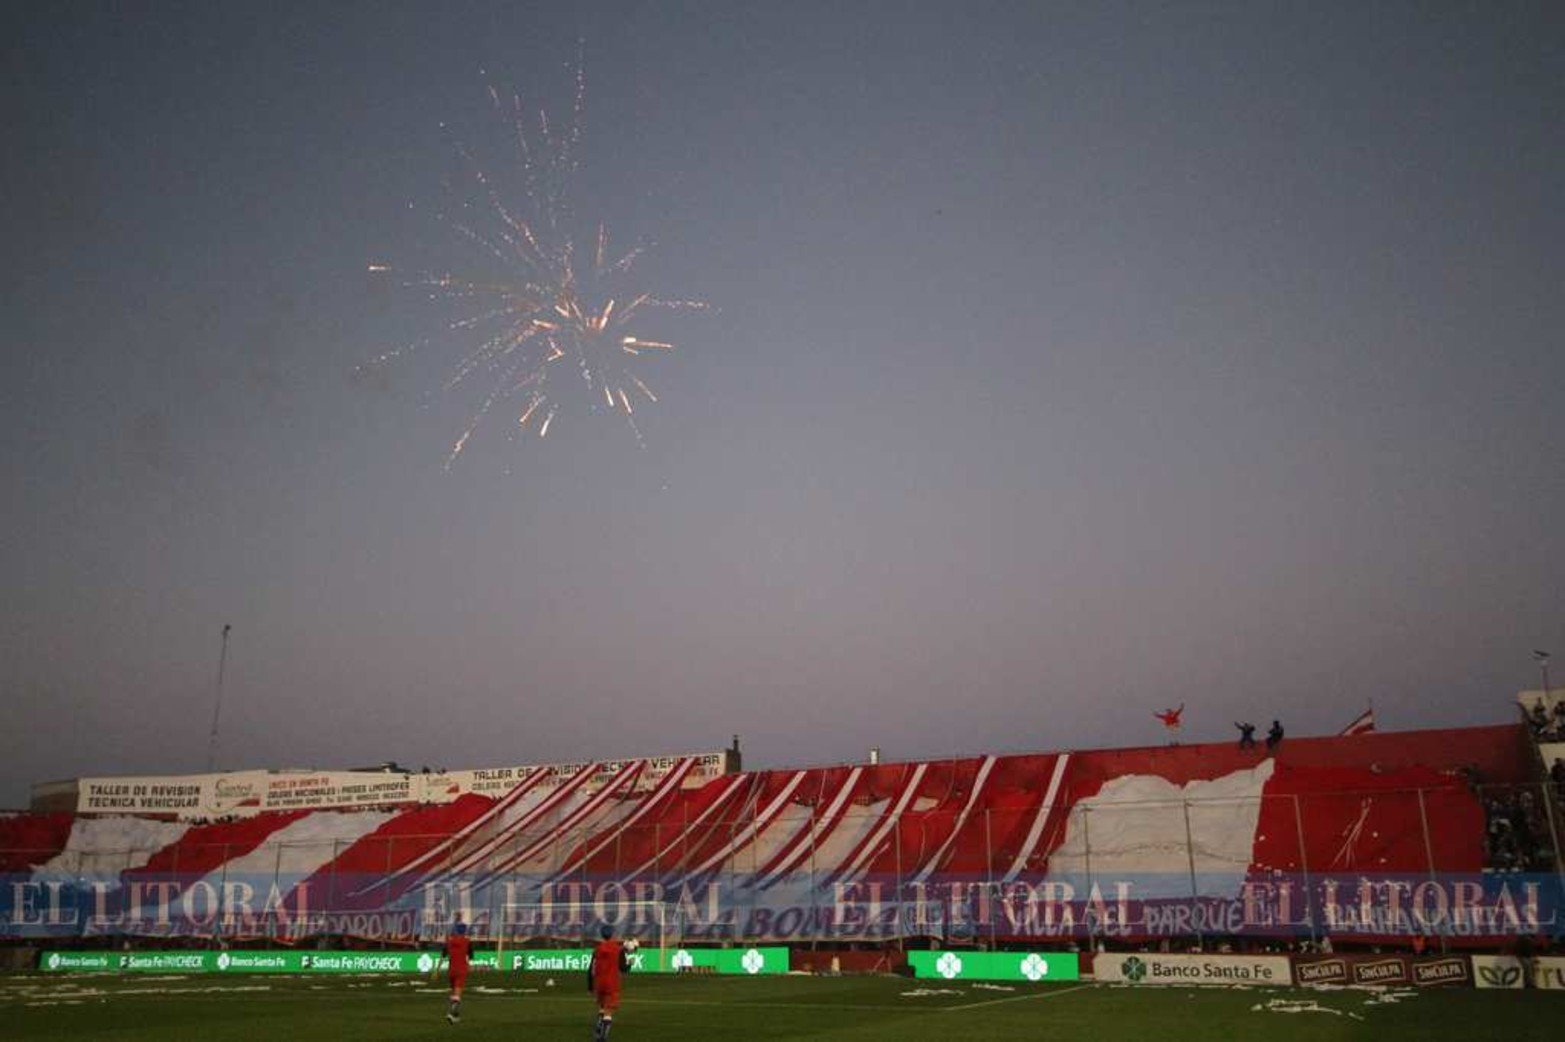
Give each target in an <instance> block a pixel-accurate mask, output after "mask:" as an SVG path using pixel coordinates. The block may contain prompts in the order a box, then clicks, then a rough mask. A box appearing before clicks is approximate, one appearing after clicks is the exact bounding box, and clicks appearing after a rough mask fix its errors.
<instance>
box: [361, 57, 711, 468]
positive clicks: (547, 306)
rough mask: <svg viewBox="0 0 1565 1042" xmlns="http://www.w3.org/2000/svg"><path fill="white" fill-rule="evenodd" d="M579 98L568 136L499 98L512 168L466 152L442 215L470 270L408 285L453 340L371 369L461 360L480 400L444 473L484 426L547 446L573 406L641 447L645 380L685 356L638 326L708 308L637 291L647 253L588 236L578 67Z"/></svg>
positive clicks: (457, 381)
mask: <svg viewBox="0 0 1565 1042" xmlns="http://www.w3.org/2000/svg"><path fill="white" fill-rule="evenodd" d="M575 86H576V92H575V101H574V104H573V106H572V111H571V118H570V120H569V121H568V122H567V123H564V124H559V123H556V122H553V121H551V119H550V117H549V114H548V112H547V110H544V109H536V110H529V109H528V108H527V107H525V106H524V105H523V103H522V100H521V98H520V96H518V95H516V94H507V93H503V92H502V91H500V90H499V89H497V88H496V87H494V86H493V85H490V86H489V90H488V93H489V99H490V102H491V104H492V105H493V109H494V112H495V113H496V115H498V116H499V117H500V118H501V119H502V120H503V121H504V125H505V126H506V129H507V138H508V142H509V144H508V147H507V151H508V152H509V153H511V155H512V157H514V158H513V159H511V160H509V161H508V162H507V163H506V164H505V165H504V166H503V167H500V168H497V169H498V170H499V173H497V174H492V173H491V172H490V170H488V169H486V167H485V165H484V164H483V163H481V162H480V161H479V160H478V158H477V157H476V156H475V154H474V152H473V151H472V150H471V149H469V148H468V147H467V146H466V145H465V144H463V143H461V142H460V141H458V142H455V145H454V147H455V152H456V155H457V157H458V161H459V162H458V171H457V173H456V174H455V175H453V176H452V177H451V178H448V179H447V181H446V185H445V187H446V199H447V205H446V206H445V208H443V209H442V210H441V212H439V213H438V214H437V215H436V216H437V218H438V219H439V220H440V221H441V223H443V224H445V225H446V226H447V227H448V228H450V230H451V231H452V232H453V233H454V234H455V236H456V239H457V241H458V242H459V243H460V244H462V245H463V246H464V247H465V253H466V255H467V256H468V260H469V263H468V264H467V265H465V268H466V270H462V271H457V270H444V271H440V272H425V273H422V274H420V275H417V276H415V277H412V278H409V279H407V280H406V281H405V285H406V286H408V287H410V288H413V289H416V290H417V291H419V292H420V293H421V294H422V295H424V296H425V297H427V299H428V300H429V301H430V302H431V303H432V304H433V305H435V306H438V307H441V308H443V309H445V310H446V313H447V318H446V321H445V324H444V328H443V329H442V330H441V331H440V332H439V333H438V334H436V335H434V336H431V337H428V338H426V339H424V340H422V341H419V342H417V343H414V344H410V345H406V346H404V347H401V348H397V349H395V350H392V351H388V352H386V353H385V354H382V355H381V356H379V357H378V358H376V359H374V360H372V361H371V362H369V363H367V365H366V366H363V367H360V368H361V369H362V368H366V367H373V366H381V365H386V364H389V363H391V362H393V361H394V360H395V359H397V358H398V357H400V356H402V355H404V354H407V353H409V352H410V351H412V350H414V349H420V348H429V347H441V348H449V349H450V350H452V351H454V352H455V353H456V354H457V355H458V359H457V361H456V363H455V365H454V366H452V368H451V370H450V373H449V375H448V376H447V378H446V380H445V389H446V390H448V391H455V390H458V389H463V388H475V389H478V392H477V395H476V398H477V405H476V407H475V408H474V409H473V411H472V412H471V414H470V415H469V418H468V420H467V423H466V425H465V426H464V428H463V430H462V432H461V433H460V435H459V436H458V437H457V438H456V440H455V441H454V443H453V444H452V446H451V451H450V453H449V454H448V455H447V457H446V462H445V465H446V467H447V468H449V467H450V466H451V465H452V464H453V463H455V462H456V459H457V457H459V456H460V455H461V454H462V452H463V450H464V449H465V448H466V447H467V444H468V442H469V441H470V440H471V438H472V437H473V434H474V432H475V431H477V430H478V429H479V427H480V426H481V425H483V424H484V423H485V422H486V421H494V420H503V422H505V423H506V425H507V426H508V427H509V430H510V433H511V435H512V436H516V435H518V434H532V435H536V436H537V437H539V438H543V437H547V436H548V435H549V432H550V430H551V428H552V427H553V426H554V425H555V420H556V417H557V416H558V415H559V414H561V413H562V412H563V411H564V410H566V409H567V408H571V407H576V406H579V407H581V408H582V409H583V410H584V411H586V412H588V413H599V414H612V415H616V416H620V417H623V419H624V421H625V422H626V423H627V424H628V425H629V426H630V429H631V430H632V431H633V432H634V433H635V435H636V438H637V440H638V441H640V439H641V431H640V428H639V427H638V426H637V425H636V420H635V411H636V408H637V406H638V405H641V404H645V403H649V402H656V401H657V395H656V394H655V393H654V392H653V390H652V388H651V387H650V386H649V385H648V384H647V382H646V380H645V379H643V377H642V375H641V367H642V366H643V365H645V364H646V363H647V362H649V361H650V359H651V358H653V357H655V356H657V355H659V354H662V353H665V352H668V351H671V350H673V347H674V345H673V344H672V343H670V342H668V341H667V340H664V339H658V338H654V337H652V336H648V335H645V334H643V333H641V332H640V331H639V328H638V327H639V323H640V322H642V321H643V320H645V318H646V317H647V315H648V314H649V313H651V312H653V311H656V310H677V309H704V308H706V307H707V305H706V304H705V303H703V302H701V301H697V300H677V299H668V298H664V297H659V296H655V295H654V294H652V293H651V292H649V291H647V290H645V289H643V288H640V287H638V286H637V285H636V281H635V275H636V271H635V269H636V264H637V261H638V260H639V259H640V258H641V257H642V255H643V254H644V252H645V245H644V244H637V245H634V246H631V247H629V248H625V247H617V246H615V244H614V243H613V242H612V241H611V238H610V235H609V232H608V229H607V227H606V226H605V225H604V224H603V223H602V222H601V221H600V222H597V223H596V224H595V225H587V226H586V227H587V229H588V230H587V231H586V232H585V233H583V232H581V231H579V229H580V228H581V227H582V225H581V224H580V222H579V221H578V219H577V218H576V215H575V214H574V213H573V212H572V209H571V206H570V201H569V189H570V187H571V185H572V184H573V183H574V181H575V179H576V177H575V175H576V173H577V163H578V161H577V151H578V146H579V144H580V141H581V125H582V112H583V103H584V101H585V97H586V90H585V80H584V77H583V76H582V72H581V65H580V63H579V62H578V64H577V72H576V84H575ZM369 271H370V272H371V273H375V274H377V275H381V276H386V275H392V274H393V273H394V268H393V267H392V266H391V265H389V264H386V263H382V262H378V261H377V262H375V263H371V264H370V265H369Z"/></svg>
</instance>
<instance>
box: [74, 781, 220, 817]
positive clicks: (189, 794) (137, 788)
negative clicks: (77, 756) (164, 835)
mask: <svg viewBox="0 0 1565 1042" xmlns="http://www.w3.org/2000/svg"><path fill="white" fill-rule="evenodd" d="M209 783H210V775H204V774H186V775H174V776H171V777H141V776H130V777H124V778H83V779H82V780H81V781H80V782H79V783H78V786H77V790H76V810H77V812H78V813H82V814H178V815H180V816H181V817H197V816H200V815H202V814H203V813H204V810H203V808H204V807H205V795H206V788H207V786H208V784H209Z"/></svg>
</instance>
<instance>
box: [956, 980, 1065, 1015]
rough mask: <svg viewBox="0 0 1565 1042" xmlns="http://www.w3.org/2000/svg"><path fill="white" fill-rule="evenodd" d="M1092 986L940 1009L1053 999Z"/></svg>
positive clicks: (970, 1007) (971, 1007)
mask: <svg viewBox="0 0 1565 1042" xmlns="http://www.w3.org/2000/svg"><path fill="white" fill-rule="evenodd" d="M1092 987H1096V985H1093V984H1077V985H1075V986H1074V987H1070V988H1061V989H1060V990H1059V991H1040V992H1037V993H1036V994H1032V995H1013V996H1011V997H1010V998H1008V999H985V1000H984V1001H983V1002H969V1003H967V1004H966V1005H964V1006H941V1007H940V1011H941V1012H942V1013H955V1012H956V1011H957V1010H959V1009H977V1008H978V1007H980V1006H998V1005H1000V1004H1001V1003H1002V1002H1027V1001H1029V1000H1031V999H1052V998H1058V997H1059V996H1061V995H1068V994H1070V993H1071V992H1073V991H1080V990H1082V989H1083V988H1092Z"/></svg>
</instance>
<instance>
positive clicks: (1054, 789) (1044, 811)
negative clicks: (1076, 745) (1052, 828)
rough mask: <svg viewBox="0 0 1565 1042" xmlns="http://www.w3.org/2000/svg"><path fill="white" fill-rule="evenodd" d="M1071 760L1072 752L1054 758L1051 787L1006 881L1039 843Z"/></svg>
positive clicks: (1010, 878) (1017, 872)
mask: <svg viewBox="0 0 1565 1042" xmlns="http://www.w3.org/2000/svg"><path fill="white" fill-rule="evenodd" d="M1068 760H1070V753H1060V754H1059V756H1057V757H1056V758H1055V760H1054V773H1053V774H1052V775H1050V776H1049V789H1048V791H1047V792H1046V793H1044V796H1043V805H1042V806H1040V807H1039V808H1038V816H1037V817H1035V818H1033V822H1032V828H1030V829H1028V830H1027V840H1026V842H1024V843H1023V844H1022V848H1021V849H1020V850H1018V851H1017V852H1016V860H1015V861H1013V862H1011V869H1010V871H1009V872H1007V873H1006V874H1005V881H1006V882H1007V883H1009V882H1010V881H1011V880H1013V879H1015V878H1016V877H1017V876H1018V875H1019V874H1020V873H1021V871H1022V869H1023V868H1024V867H1026V865H1027V857H1028V855H1030V854H1031V853H1032V850H1033V847H1036V846H1037V845H1038V839H1039V837H1041V836H1042V835H1043V828H1044V826H1045V825H1047V824H1048V821H1049V814H1050V812H1052V811H1053V810H1054V797H1055V795H1056V794H1057V793H1058V792H1059V791H1060V780H1061V779H1062V778H1064V777H1065V764H1066V762H1067V761H1068Z"/></svg>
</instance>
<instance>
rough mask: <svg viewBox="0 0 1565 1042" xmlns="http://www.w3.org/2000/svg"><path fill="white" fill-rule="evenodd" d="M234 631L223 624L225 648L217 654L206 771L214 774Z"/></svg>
mask: <svg viewBox="0 0 1565 1042" xmlns="http://www.w3.org/2000/svg"><path fill="white" fill-rule="evenodd" d="M231 629H233V627H232V626H230V625H229V624H228V623H226V622H225V623H223V647H222V650H221V651H219V652H218V654H217V691H216V694H215V696H214V697H213V699H212V733H211V734H210V735H209V736H208V737H207V747H206V769H207V773H208V774H211V773H212V765H213V764H214V763H216V762H217V722H218V719H219V718H220V717H221V716H222V713H223V667H224V666H226V665H228V631H229V630H231Z"/></svg>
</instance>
